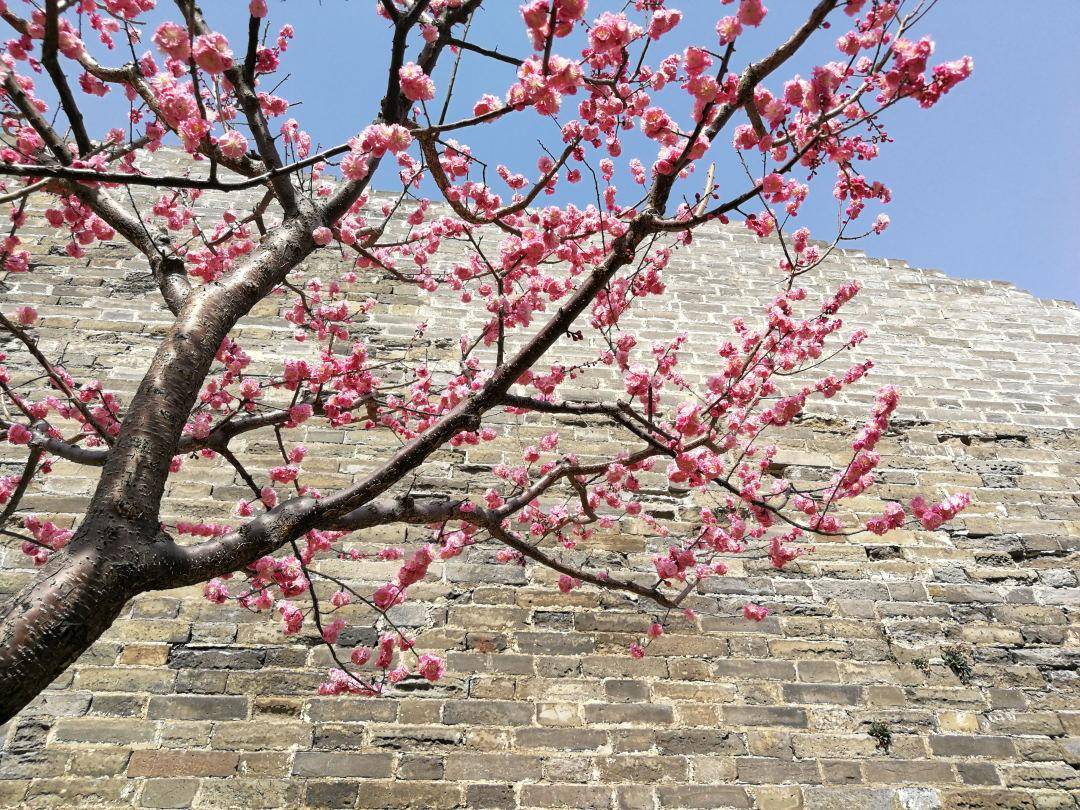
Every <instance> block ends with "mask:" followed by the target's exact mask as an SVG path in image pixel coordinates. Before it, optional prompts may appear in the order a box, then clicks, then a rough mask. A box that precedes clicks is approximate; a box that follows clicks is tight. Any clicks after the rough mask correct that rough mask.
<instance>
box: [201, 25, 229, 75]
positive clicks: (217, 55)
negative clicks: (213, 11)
mask: <svg viewBox="0 0 1080 810" xmlns="http://www.w3.org/2000/svg"><path fill="white" fill-rule="evenodd" d="M192 53H193V54H194V55H195V64H197V65H198V66H199V67H201V68H202V69H203V70H205V71H206V72H207V73H224V72H225V71H226V70H228V69H229V68H231V67H232V64H233V61H232V56H233V53H232V51H231V50H230V49H229V40H227V39H226V38H225V35H224V34H221V33H219V32H217V31H212V32H211V33H209V34H199V36H197V37H195V42H194V43H193V47H192Z"/></svg>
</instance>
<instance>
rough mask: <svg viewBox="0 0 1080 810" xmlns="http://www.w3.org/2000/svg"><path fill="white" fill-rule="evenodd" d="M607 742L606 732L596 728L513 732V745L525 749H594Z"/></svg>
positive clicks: (534, 729)
mask: <svg viewBox="0 0 1080 810" xmlns="http://www.w3.org/2000/svg"><path fill="white" fill-rule="evenodd" d="M607 744H608V735H607V732H605V731H600V730H597V729H579V728H575V729H561V728H521V729H518V730H517V731H515V732H514V746H515V747H516V748H519V749H526V750H528V749H533V748H553V749H556V750H565V751H596V750H598V749H600V748H603V747H604V746H605V745H607Z"/></svg>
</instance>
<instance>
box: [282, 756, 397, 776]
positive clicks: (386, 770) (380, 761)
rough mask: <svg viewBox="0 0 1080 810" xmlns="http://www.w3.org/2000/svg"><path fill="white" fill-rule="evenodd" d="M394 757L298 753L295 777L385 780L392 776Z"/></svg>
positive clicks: (294, 767)
mask: <svg viewBox="0 0 1080 810" xmlns="http://www.w3.org/2000/svg"><path fill="white" fill-rule="evenodd" d="M392 767H393V757H392V756H391V755H390V754H377V753H371V754H353V753H344V752H342V753H339V752H333V753H325V754H324V753H318V752H315V751H297V752H296V756H295V758H294V759H293V765H292V773H293V775H294V776H312V777H322V778H327V777H333V778H335V779H345V778H350V777H362V778H364V779H385V778H388V777H389V776H390V773H391V769H392Z"/></svg>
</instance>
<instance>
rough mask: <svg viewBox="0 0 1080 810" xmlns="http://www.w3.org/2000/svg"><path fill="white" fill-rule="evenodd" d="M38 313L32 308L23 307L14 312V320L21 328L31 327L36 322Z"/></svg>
mask: <svg viewBox="0 0 1080 810" xmlns="http://www.w3.org/2000/svg"><path fill="white" fill-rule="evenodd" d="M37 319H38V312H37V310H36V309H34V308H33V307H32V306H29V305H25V306H21V307H19V308H18V309H16V310H15V320H16V321H18V322H19V324H20V325H21V326H31V325H33V324H34V323H36V322H37Z"/></svg>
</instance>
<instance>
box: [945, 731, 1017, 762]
mask: <svg viewBox="0 0 1080 810" xmlns="http://www.w3.org/2000/svg"><path fill="white" fill-rule="evenodd" d="M930 750H931V751H933V752H934V754H935V755H936V756H939V757H991V758H993V759H1012V758H1014V757H1015V756H1016V746H1015V745H1014V744H1013V741H1012V740H1010V739H1009V738H1008V737H993V736H990V735H988V734H982V735H979V736H977V737H968V736H962V735H954V734H934V735H931V737H930Z"/></svg>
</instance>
